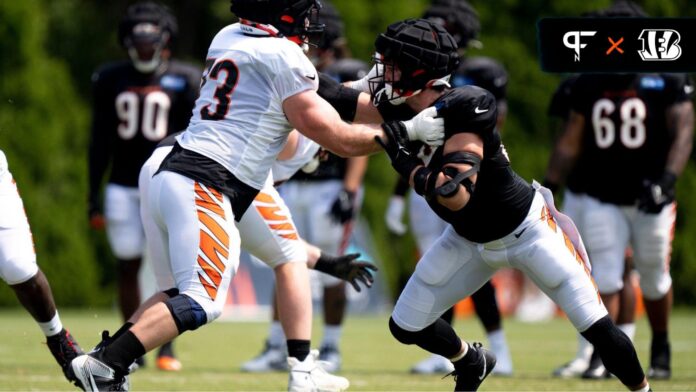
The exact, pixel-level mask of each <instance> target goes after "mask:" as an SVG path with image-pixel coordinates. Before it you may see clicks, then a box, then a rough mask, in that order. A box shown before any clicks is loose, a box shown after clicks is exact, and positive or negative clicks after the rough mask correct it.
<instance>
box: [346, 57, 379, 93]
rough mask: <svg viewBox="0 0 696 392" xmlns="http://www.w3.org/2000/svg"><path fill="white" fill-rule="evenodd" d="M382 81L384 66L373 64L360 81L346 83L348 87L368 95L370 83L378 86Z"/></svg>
mask: <svg viewBox="0 0 696 392" xmlns="http://www.w3.org/2000/svg"><path fill="white" fill-rule="evenodd" d="M382 80H384V65H383V64H375V65H373V66H372V69H370V72H368V73H367V75H365V76H364V77H363V78H362V79H358V80H354V81H352V82H350V83H348V87H350V88H352V89H355V90H358V91H360V92H363V93H367V94H369V93H370V83H376V84H380V83H381V82H382Z"/></svg>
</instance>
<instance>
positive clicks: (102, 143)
mask: <svg viewBox="0 0 696 392" xmlns="http://www.w3.org/2000/svg"><path fill="white" fill-rule="evenodd" d="M99 76H100V75H99V74H95V75H94V76H93V77H92V78H93V87H92V89H93V97H94V98H93V103H92V124H91V131H90V142H89V149H88V152H87V155H88V162H89V168H88V171H89V190H88V192H89V193H88V195H87V202H88V206H87V208H88V210H87V214H88V218H89V219H90V225H91V226H92V227H93V228H97V229H98V228H101V227H103V218H102V217H101V203H100V198H99V194H100V191H101V185H102V179H103V178H104V175H105V173H106V169H107V167H108V165H109V160H110V159H111V149H110V148H109V135H108V129H109V126H110V125H109V123H108V122H109V118H110V115H109V113H110V111H109V109H108V108H109V100H110V99H109V96H108V94H106V92H105V89H104V87H103V86H102V84H101V83H100V79H99ZM111 105H113V102H112V103H111Z"/></svg>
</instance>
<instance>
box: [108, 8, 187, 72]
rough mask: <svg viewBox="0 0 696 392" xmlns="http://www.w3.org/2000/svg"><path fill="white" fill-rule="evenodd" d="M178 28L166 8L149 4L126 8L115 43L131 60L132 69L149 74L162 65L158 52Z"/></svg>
mask: <svg viewBox="0 0 696 392" xmlns="http://www.w3.org/2000/svg"><path fill="white" fill-rule="evenodd" d="M177 32H178V25H177V23H176V18H175V17H174V15H173V14H172V13H171V11H170V10H169V8H167V7H166V6H164V5H161V4H157V3H153V2H149V1H147V2H141V3H136V4H133V5H131V6H130V7H128V9H127V10H126V14H125V15H124V16H123V18H122V19H121V22H120V23H119V25H118V40H119V43H120V44H121V46H123V47H124V48H125V49H126V50H127V51H128V55H129V56H130V58H131V60H132V61H133V66H135V68H136V69H137V70H138V71H140V72H143V73H150V72H153V71H155V70H156V69H157V67H159V66H160V64H161V63H162V50H163V49H165V48H166V47H167V46H168V45H169V44H170V43H171V41H172V39H173V38H174V37H175V36H176V34H177Z"/></svg>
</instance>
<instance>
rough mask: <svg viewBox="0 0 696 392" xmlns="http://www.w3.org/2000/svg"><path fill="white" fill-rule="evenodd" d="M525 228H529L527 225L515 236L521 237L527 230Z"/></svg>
mask: <svg viewBox="0 0 696 392" xmlns="http://www.w3.org/2000/svg"><path fill="white" fill-rule="evenodd" d="M525 230H527V228H526V227H525V228H524V229H522V230H520V232H519V233H515V238H520V236H521V235H522V234H523V233H524V232H525Z"/></svg>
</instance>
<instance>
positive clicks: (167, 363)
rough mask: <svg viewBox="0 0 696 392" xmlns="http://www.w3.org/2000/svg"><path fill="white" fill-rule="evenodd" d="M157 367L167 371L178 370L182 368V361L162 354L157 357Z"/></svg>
mask: <svg viewBox="0 0 696 392" xmlns="http://www.w3.org/2000/svg"><path fill="white" fill-rule="evenodd" d="M157 369H159V370H164V371H166V372H178V371H179V370H181V362H179V360H178V359H176V358H174V357H170V356H169V355H162V356H160V357H157Z"/></svg>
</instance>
